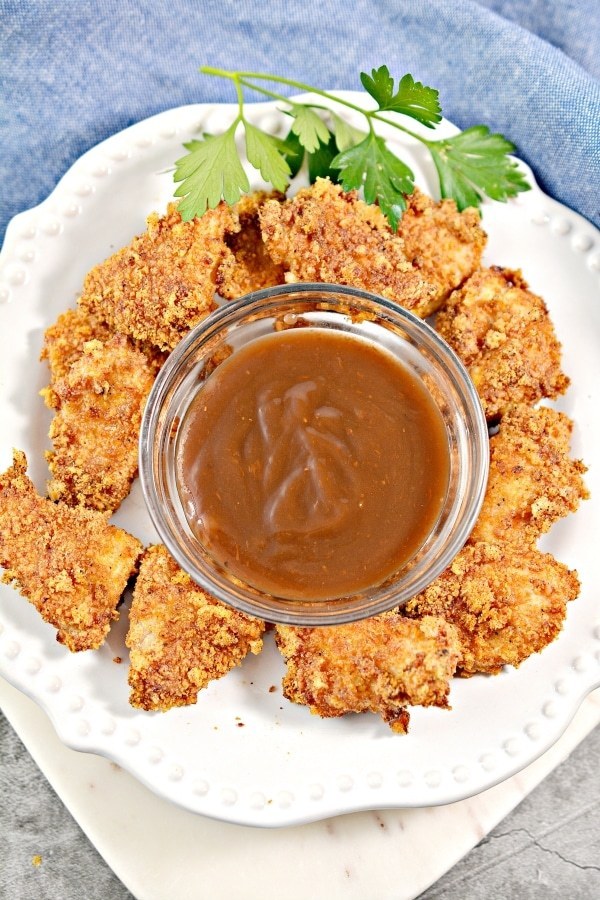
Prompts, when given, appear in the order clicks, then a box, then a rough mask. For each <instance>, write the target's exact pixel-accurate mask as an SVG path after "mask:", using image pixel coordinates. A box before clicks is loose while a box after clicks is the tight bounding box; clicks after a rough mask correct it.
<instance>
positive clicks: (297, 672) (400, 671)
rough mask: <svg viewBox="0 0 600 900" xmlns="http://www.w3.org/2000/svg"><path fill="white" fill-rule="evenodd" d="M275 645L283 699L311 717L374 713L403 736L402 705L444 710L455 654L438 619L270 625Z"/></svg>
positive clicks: (451, 637) (448, 629)
mask: <svg viewBox="0 0 600 900" xmlns="http://www.w3.org/2000/svg"><path fill="white" fill-rule="evenodd" d="M415 626H416V627H415ZM276 640H277V645H278V647H279V649H280V650H281V653H282V654H283V656H284V657H285V660H286V662H287V672H286V675H285V677H284V679H283V692H284V695H285V696H286V697H287V698H288V700H291V701H292V702H294V703H300V704H302V705H305V706H309V707H310V711H311V712H312V713H314V714H315V715H318V716H323V717H325V718H329V717H334V716H343V715H344V714H345V713H349V712H356V713H359V712H375V713H379V715H380V716H381V717H382V718H383V720H384V721H385V722H387V723H388V725H389V726H390V728H391V729H392V731H395V732H398V733H399V734H405V733H406V731H407V728H408V719H409V716H408V712H407V711H406V709H405V707H406V706H408V705H412V706H414V705H418V706H441V707H443V708H448V693H449V681H450V679H451V677H452V675H453V674H454V670H455V668H456V663H457V660H458V657H459V649H460V648H459V644H458V641H457V636H456V633H455V630H454V628H453V627H452V626H451V625H448V624H447V622H445V621H444V620H443V619H439V618H434V617H432V616H429V617H425V618H423V619H421V620H420V621H418V622H417V621H410V620H409V619H406V618H403V617H402V616H400V615H398V614H397V613H396V612H393V611H392V612H388V613H383V614H382V615H379V616H375V617H374V618H370V619H363V620H362V621H360V622H352V623H351V624H349V625H335V626H329V627H320V628H296V627H291V626H286V625H278V626H277V627H276Z"/></svg>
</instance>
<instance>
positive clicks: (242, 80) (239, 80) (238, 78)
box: [200, 66, 436, 146]
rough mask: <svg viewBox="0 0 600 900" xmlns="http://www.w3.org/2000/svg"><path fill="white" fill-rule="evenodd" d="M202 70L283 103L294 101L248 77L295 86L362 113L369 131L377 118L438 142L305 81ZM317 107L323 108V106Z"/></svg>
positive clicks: (409, 132)
mask: <svg viewBox="0 0 600 900" xmlns="http://www.w3.org/2000/svg"><path fill="white" fill-rule="evenodd" d="M200 71H201V72H202V73H203V74H204V75H213V76H215V77H217V78H229V79H230V80H232V81H234V82H235V84H236V88H237V89H238V90H239V86H240V85H243V86H244V87H247V88H249V89H250V90H252V91H257V93H259V94H263V95H264V96H265V97H271V98H272V99H273V100H279V101H281V102H283V103H289V104H290V105H293V102H294V101H293V100H290V98H289V97H285V96H284V95H283V94H277V93H275V91H270V90H268V89H267V88H264V87H261V86H260V85H258V84H252V82H251V81H249V80H248V79H254V80H257V81H274V82H276V83H277V84H285V85H287V86H288V87H293V88H296V89H297V90H300V91H306V92H307V93H310V94H318V95H319V96H321V97H325V98H326V99H327V100H331V101H333V102H334V103H339V104H341V105H342V106H345V107H347V109H353V110H354V111H355V112H358V113H361V115H363V116H365V118H366V119H367V122H368V124H369V131H371V132H373V123H372V120H373V119H376V120H377V121H378V122H383V123H384V124H385V125H391V126H392V128H397V129H398V130H399V131H403V132H404V133H405V134H408V135H409V137H412V138H415V140H417V141H420V142H421V143H422V144H425V145H426V146H429V145H430V144H431V143H436V142H435V141H428V140H427V138H424V137H422V136H421V135H420V134H416V133H415V132H414V131H411V130H410V128H406V127H405V126H404V125H400V124H399V123H398V122H394V121H392V120H391V119H388V118H386V117H385V116H382V115H380V114H379V113H378V112H377V111H376V110H368V109H363V108H362V107H361V106H357V105H356V104H355V103H351V102H350V100H344V99H343V98H341V97H336V96H335V94H331V93H330V92H329V91H323V90H321V89H320V88H315V87H312V85H310V84H305V83H304V82H303V81H294V80H293V79H292V78H284V77H282V76H281V75H267V74H265V73H263V72H233V71H229V70H227V69H216V68H213V67H212V66H201V68H200ZM238 98H239V94H238ZM306 105H307V106H315V107H316V104H312V103H311V104H306ZM316 108H318V109H322V108H323V107H316Z"/></svg>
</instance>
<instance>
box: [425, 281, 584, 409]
mask: <svg viewBox="0 0 600 900" xmlns="http://www.w3.org/2000/svg"><path fill="white" fill-rule="evenodd" d="M436 329H437V331H438V332H439V333H440V334H441V336H442V337H443V338H444V339H445V340H446V341H447V342H448V343H449V344H450V346H451V347H452V348H453V350H455V351H456V353H457V354H458V355H459V356H460V358H461V359H462V361H463V362H464V363H465V365H466V366H467V368H468V370H469V374H470V376H471V378H472V379H473V383H474V384H475V387H476V388H477V392H478V394H479V396H480V398H481V401H482V403H483V407H484V410H485V414H486V416H487V418H488V419H494V418H497V417H498V416H500V415H502V414H503V413H504V412H505V410H506V409H507V408H508V407H509V406H510V405H512V404H516V403H529V404H530V405H531V404H534V403H536V402H537V401H538V400H541V399H542V398H543V397H551V398H554V397H557V396H558V395H559V394H563V393H564V392H565V391H566V389H567V387H568V386H569V379H568V378H567V377H566V375H564V373H563V372H562V370H561V366H560V355H561V354H560V343H559V342H558V340H557V338H556V335H555V333H554V327H553V325H552V322H551V321H550V316H549V315H548V310H547V309H546V304H545V303H544V301H543V300H542V298H541V297H538V296H537V295H536V294H533V293H531V291H530V290H528V285H527V282H526V281H525V280H524V279H523V277H522V275H521V273H520V272H516V271H512V270H511V269H502V268H500V267H498V266H493V267H492V268H491V269H479V271H477V272H475V274H474V275H472V276H471V278H469V280H468V281H467V282H466V283H465V284H464V285H463V287H462V288H461V289H460V290H458V291H455V292H454V293H453V294H451V295H450V298H449V300H448V304H447V306H446V307H445V309H443V310H442V311H441V312H440V313H439V315H438V318H437V322H436Z"/></svg>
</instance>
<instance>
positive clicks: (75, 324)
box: [40, 307, 167, 384]
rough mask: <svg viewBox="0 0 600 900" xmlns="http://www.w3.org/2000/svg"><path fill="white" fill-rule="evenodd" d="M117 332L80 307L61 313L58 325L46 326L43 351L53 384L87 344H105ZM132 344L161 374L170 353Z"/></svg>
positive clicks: (156, 372)
mask: <svg viewBox="0 0 600 900" xmlns="http://www.w3.org/2000/svg"><path fill="white" fill-rule="evenodd" d="M113 334H114V332H113V331H112V330H111V329H110V328H109V326H108V325H107V324H106V323H105V322H102V321H101V320H100V319H98V318H97V317H96V316H92V315H90V314H89V313H87V312H85V310H83V309H81V308H80V307H78V308H77V309H67V310H66V311H65V312H63V313H61V314H60V316H59V317H58V319H57V320H56V322H55V323H54V325H50V327H49V328H47V329H46V331H45V333H44V344H43V347H42V351H41V353H40V359H42V360H43V359H46V360H48V366H49V368H50V381H51V384H54V382H55V381H57V380H58V379H59V378H64V377H65V376H66V374H67V372H68V371H69V369H70V368H71V366H72V365H73V363H74V362H75V361H76V360H78V359H79V358H80V356H82V354H83V345H84V344H86V343H87V342H88V341H102V342H103V343H104V342H105V341H107V340H108V339H109V338H111V337H112V336H113ZM128 340H129V339H128ZM130 344H131V346H132V347H135V348H136V349H137V350H139V351H140V352H141V353H143V354H144V356H145V357H146V359H147V361H148V364H149V365H150V366H151V367H152V369H153V371H154V372H155V374H158V371H159V369H160V368H161V366H162V365H163V363H164V362H165V360H166V358H167V354H166V353H162V352H161V351H160V350H158V348H157V347H154V346H153V345H152V344H148V343H147V342H142V341H130Z"/></svg>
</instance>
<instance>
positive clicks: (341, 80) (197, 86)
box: [0, 0, 600, 239]
mask: <svg viewBox="0 0 600 900" xmlns="http://www.w3.org/2000/svg"><path fill="white" fill-rule="evenodd" d="M599 9H600V6H599V4H598V2H597V0H533V2H530V0H482V2H481V3H477V2H474V0H425V2H421V0H416V2H407V0H320V2H318V0H317V2H315V0H311V2H308V0H306V2H304V3H302V2H299V0H295V2H293V3H291V2H287V0H285V2H271V3H269V2H265V0H260V2H251V0H204V2H191V0H187V2H186V0H169V2H165V0H137V2H134V0H94V2H90V0H27V2H25V0H0V104H1V106H0V134H1V138H2V147H1V150H0V239H1V237H2V235H3V232H4V228H5V226H6V223H7V221H8V219H9V218H10V217H11V216H12V215H14V214H15V213H16V212H18V211H20V210H22V209H26V208H28V207H30V206H33V205H34V204H36V203H38V202H39V201H40V200H42V199H43V198H44V197H45V196H46V195H47V194H48V193H49V192H50V191H51V190H52V188H53V186H54V185H55V184H56V182H57V181H58V179H59V178H60V176H61V175H62V174H63V173H64V172H65V170H66V169H67V168H68V167H69V166H70V165H71V163H72V162H73V161H74V160H75V159H77V157H78V156H80V155H81V153H83V152H84V151H85V150H87V149H89V148H90V147H92V146H93V145H94V144H96V143H97V142H98V141H100V140H102V139H104V138H106V137H108V136H109V135H111V134H113V133H115V132H116V131H119V130H120V129H122V128H124V127H126V126H127V125H130V124H132V123H133V122H136V121H138V120H140V119H142V118H145V117H146V116H149V115H152V114H154V113H157V112H160V111H161V110H164V109H167V108H169V107H172V106H178V105H180V104H185V103H194V102H204V101H213V102H214V101H231V100H232V95H231V85H230V84H228V83H227V82H223V81H220V80H216V79H210V78H206V77H204V76H201V75H199V74H198V71H197V69H198V66H199V65H200V64H202V63H208V64H211V65H215V66H222V67H225V68H245V69H255V70H262V71H272V72H276V73H277V74H286V75H288V76H290V77H293V78H296V79H299V80H304V81H308V82H309V83H311V84H315V85H318V86H321V87H331V88H350V89H351V88H358V87H359V82H358V72H359V71H360V69H361V68H362V69H367V68H371V67H373V66H378V65H381V64H382V63H384V62H385V63H386V64H387V65H388V66H389V67H390V70H391V71H392V73H394V74H398V75H399V74H402V73H404V72H407V71H410V72H412V74H413V75H414V76H415V77H416V78H418V79H419V80H422V81H424V82H426V83H428V84H431V85H433V86H435V87H438V88H439V89H440V92H441V99H442V105H443V110H444V114H445V115H446V116H447V117H448V118H450V119H452V120H453V121H454V122H455V123H456V124H457V125H459V126H461V127H467V126H468V125H470V124H475V123H479V122H483V123H486V124H488V125H489V126H490V127H491V128H492V129H493V130H497V131H501V132H502V133H504V134H506V135H507V136H508V137H510V139H511V140H512V141H513V142H514V143H515V144H516V145H517V147H518V153H519V155H520V156H521V157H522V158H523V159H525V160H526V161H527V162H528V163H529V164H530V165H531V167H532V168H533V170H534V171H535V173H536V176H537V178H538V180H539V182H540V183H541V185H542V187H543V188H544V189H545V190H546V191H548V193H550V194H552V195H553V196H555V197H556V198H557V199H559V200H561V201H562V202H564V203H566V204H567V205H569V206H571V207H572V208H574V209H576V210H578V211H579V212H581V213H582V214H583V215H585V216H587V217H588V218H589V219H591V220H593V221H595V222H596V223H597V224H600V212H599V204H598V184H599V182H600V178H599V175H600V124H599V122H600V115H599V114H600V82H599V81H598V80H597V79H596V78H595V74H597V72H596V73H594V66H598V62H599V60H600V28H599V24H600V22H599V13H598V10H599Z"/></svg>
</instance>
